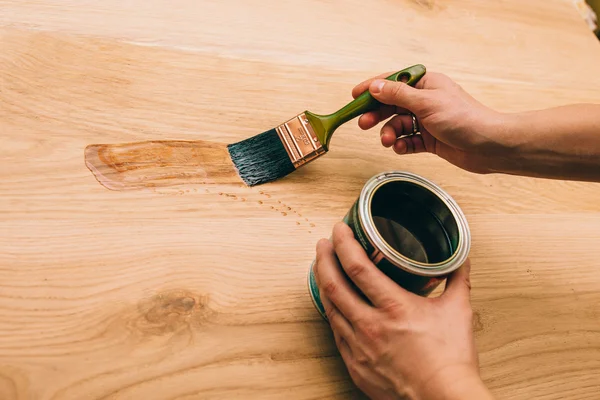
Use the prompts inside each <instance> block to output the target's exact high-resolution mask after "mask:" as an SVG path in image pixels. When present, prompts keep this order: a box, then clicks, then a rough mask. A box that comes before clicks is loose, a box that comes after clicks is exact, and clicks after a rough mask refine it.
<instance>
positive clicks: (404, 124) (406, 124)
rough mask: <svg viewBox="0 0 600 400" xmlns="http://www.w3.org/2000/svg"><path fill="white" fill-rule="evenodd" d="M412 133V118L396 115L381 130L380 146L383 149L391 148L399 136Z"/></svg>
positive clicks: (406, 115)
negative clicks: (382, 146)
mask: <svg viewBox="0 0 600 400" xmlns="http://www.w3.org/2000/svg"><path fill="white" fill-rule="evenodd" d="M412 133H413V119H412V116H411V115H408V114H401V115H396V116H395V117H394V118H392V119H390V120H389V121H388V122H386V123H385V125H383V127H382V128H381V144H383V145H384V146H385V147H392V146H393V145H394V144H395V143H396V139H397V138H398V137H399V136H402V135H410V134H412Z"/></svg>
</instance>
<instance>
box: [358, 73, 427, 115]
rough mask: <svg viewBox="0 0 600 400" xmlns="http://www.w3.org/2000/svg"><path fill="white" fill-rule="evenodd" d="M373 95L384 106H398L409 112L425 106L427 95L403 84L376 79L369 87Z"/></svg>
mask: <svg viewBox="0 0 600 400" xmlns="http://www.w3.org/2000/svg"><path fill="white" fill-rule="evenodd" d="M369 92H371V95H372V96H373V97H374V98H375V99H377V100H378V101H380V102H381V103H384V104H389V105H393V106H398V107H401V108H405V109H407V110H413V111H414V110H416V109H418V108H419V106H420V105H421V104H423V103H422V102H423V97H424V96H425V94H424V93H423V91H422V90H419V89H415V88H414V87H412V86H410V85H407V84H406V83H403V82H393V81H389V80H387V79H375V80H374V81H373V82H371V85H370V86H369Z"/></svg>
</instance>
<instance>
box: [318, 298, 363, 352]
mask: <svg viewBox="0 0 600 400" xmlns="http://www.w3.org/2000/svg"><path fill="white" fill-rule="evenodd" d="M321 302H322V303H323V308H324V309H325V315H326V316H327V321H329V326H331V330H333V332H334V333H337V334H339V335H340V336H341V337H343V338H345V340H346V341H353V340H354V337H355V336H354V328H352V325H350V322H348V320H347V319H346V318H345V317H344V316H343V315H342V313H340V311H339V310H338V309H337V307H336V306H335V305H334V304H333V303H332V302H331V301H329V299H328V298H327V297H326V296H323V297H321Z"/></svg>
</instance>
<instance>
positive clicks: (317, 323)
mask: <svg viewBox="0 0 600 400" xmlns="http://www.w3.org/2000/svg"><path fill="white" fill-rule="evenodd" d="M416 63H422V64H424V65H426V66H427V68H428V70H430V71H440V72H444V73H446V74H448V75H449V76H450V77H452V78H453V79H455V80H456V81H458V82H459V83H460V84H461V85H463V87H464V88H465V89H466V90H468V91H469V92H470V93H472V94H473V95H474V96H475V97H476V98H478V99H479V100H481V101H482V102H484V103H485V104H487V105H489V106H492V107H494V108H497V109H499V110H502V111H520V110H528V109H534V108H543V107H550V106H555V105H561V104H567V103H575V102H600V90H599V88H600V43H598V41H597V40H596V39H595V38H594V37H593V35H592V33H591V32H589V30H588V28H587V27H586V25H585V23H584V21H582V20H581V18H580V17H579V15H578V14H577V12H576V10H575V9H574V8H573V6H572V5H571V4H570V2H568V1H564V0H552V1H550V0H535V1H534V0H532V1H527V2H524V1H519V0H504V1H489V2H488V1H486V2H484V1H479V0H448V1H436V0H412V1H409V0H396V1H391V0H373V1H359V0H348V1H330V0H327V1H323V0H304V1H291V0H279V1H262V2H259V1H238V0H221V1H217V0H212V1H208V0H205V1H194V0H176V1H167V0H157V1H142V0H132V1H117V0H105V1H102V2H89V1H83V0H81V1H74V0H35V1H22V0H0V132H1V135H2V136H1V138H2V144H1V145H0V159H1V163H0V213H1V214H0V215H1V217H0V222H1V223H0V399H2V400H9V399H35V400H37V399H44V400H48V399H53V400H59V399H60V400H63V399H180V400H182V399H250V398H256V399H325V398H327V399H349V398H361V395H360V394H359V392H358V391H357V390H356V389H355V387H354V386H353V384H352V382H351V381H350V380H349V378H348V375H347V373H346V372H345V369H344V366H343V364H342V362H341V360H340V358H339V357H338V354H337V351H336V348H335V345H334V342H333V340H332V337H331V334H330V331H329V328H328V326H327V325H326V323H325V322H324V321H322V320H321V317H320V316H319V314H318V313H317V311H316V310H315V309H314V307H313V305H312V303H311V300H310V297H309V294H308V291H307V284H306V274H307V271H308V268H309V265H310V263H311V261H312V259H313V257H314V246H315V244H316V242H317V240H318V239H319V238H321V237H327V236H329V234H330V231H331V228H332V226H333V225H334V223H335V222H336V221H338V220H340V219H341V218H342V217H343V215H344V214H345V213H346V211H347V210H348V208H349V207H350V205H351V204H352V202H353V201H354V199H355V198H356V197H357V195H358V193H359V191H360V189H361V187H362V185H363V184H364V182H365V181H366V180H367V179H368V178H370V177H371V176H373V175H374V174H376V173H378V172H381V171H385V170H403V171H409V172H413V173H417V174H419V175H422V176H424V177H426V178H429V179H431V180H433V181H434V182H435V183H437V184H439V185H440V186H441V187H442V188H444V189H445V190H446V191H448V192H449V193H450V194H451V195H452V196H453V197H454V198H455V199H456V200H457V202H458V203H459V204H460V206H461V207H462V208H463V211H464V212H465V214H466V216H467V218H468V221H469V223H470V226H471V230H472V235H473V242H472V252H471V259H472V263H473V273H472V280H473V292H472V296H473V306H474V309H475V311H476V318H475V330H476V338H477V345H478V348H479V349H480V352H481V353H480V359H481V367H482V375H483V378H484V379H485V382H486V383H487V384H488V385H489V387H490V388H491V390H492V391H493V392H494V394H495V395H496V396H497V398H498V399H544V400H549V399H598V398H599V397H600V379H599V378H598V377H599V376H600V311H599V310H600V307H599V304H600V260H599V259H600V246H599V245H598V243H599V239H600V184H593V183H580V182H562V181H551V180H542V179H530V178H521V177H513V176H502V175H489V176H480V175H474V174H470V173H467V172H464V171H461V170H458V169H457V168H455V167H453V166H450V165H448V164H447V163H445V162H444V161H442V160H439V159H437V158H435V157H433V156H430V155H416V156H406V157H398V156H395V155H394V154H393V153H392V152H391V151H388V150H386V149H383V148H382V147H381V146H380V144H379V135H378V131H377V130H372V131H368V132H363V131H360V130H359V129H358V128H357V126H356V123H355V122H351V123H349V124H347V125H345V126H343V127H342V128H340V129H339V130H338V131H337V132H336V134H335V136H334V138H333V141H332V148H331V151H330V152H329V153H328V154H327V155H326V156H324V157H322V158H321V159H319V160H318V161H316V162H314V163H312V164H310V165H309V166H307V167H304V168H303V169H301V170H299V171H297V172H296V173H294V174H292V175H290V176H288V177H287V178H285V179H282V180H280V181H278V182H274V183H271V184H268V185H264V186H260V187H255V188H247V187H244V186H243V185H241V184H240V183H236V182H235V181H232V182H220V181H213V180H211V179H207V180H205V181H201V180H199V179H200V178H201V177H200V178H199V177H198V176H196V175H194V170H193V165H192V166H191V167H190V166H189V165H188V166H187V167H186V166H184V167H183V170H177V171H175V175H177V174H179V175H177V177H178V179H175V180H173V179H170V178H172V177H173V176H175V175H173V176H170V177H166V178H165V177H162V176H158V177H157V178H156V177H155V178H156V182H155V183H153V184H152V185H154V186H152V185H150V184H149V185H145V184H143V180H144V179H145V178H148V177H147V176H145V175H143V174H142V175H139V176H137V175H135V174H133V175H131V176H129V177H126V178H127V179H128V181H127V182H134V183H135V182H137V183H139V182H142V184H141V185H138V186H135V185H133V186H132V187H130V188H129V189H130V190H119V188H118V187H117V188H116V189H117V190H109V189H107V188H106V187H104V186H102V185H101V184H99V183H98V181H97V180H96V179H95V177H94V175H93V174H92V173H91V172H90V170H89V169H88V168H87V167H86V164H85V162H84V150H85V148H86V146H88V145H90V144H118V143H129V142H138V141H148V140H208V141H211V142H216V143H231V142H234V141H237V140H241V139H243V138H246V137H248V136H251V135H255V134H257V133H260V132H262V131H264V130H266V129H269V128H272V127H274V126H275V125H277V124H279V123H280V122H283V121H285V120H286V119H287V118H289V117H291V116H293V115H295V114H297V113H299V112H302V111H304V110H307V109H308V110H311V111H313V112H317V113H329V112H332V111H335V110H336V109H338V108H339V107H340V106H342V105H344V104H345V103H346V102H347V101H348V100H349V99H350V90H351V89H352V87H353V86H354V85H355V84H356V83H358V82H360V81H361V80H363V79H365V78H368V77H370V76H373V75H375V74H379V73H381V72H386V71H391V70H399V69H402V68H404V67H406V66H409V65H412V64H416ZM574 140H576V138H574ZM173 151H175V152H177V151H180V150H177V149H175V150H173ZM138 153H139V152H138ZM142 153H143V151H142ZM152 154H153V153H150V156H149V157H152ZM169 154H171V153H169ZM177 154H180V153H176V154H175V155H173V154H171V155H168V154H167V157H175V158H177V157H178V155H177ZM138 155H139V154H138ZM162 156H164V154H163V155H162ZM184 158H185V157H184ZM150 161H151V160H150ZM171 161H172V160H171ZM175 161H177V160H175ZM124 165H126V163H125V164H124ZM186 168H188V171H187V173H188V175H186V171H185V169H186ZM190 168H192V170H191V172H190V171H189V169H190ZM182 171H183V172H182ZM154 172H156V171H154ZM126 173H127V171H126ZM158 173H159V175H160V171H159V172H158ZM186 176H188V177H190V179H189V180H186V179H185V178H186ZM162 178H165V179H164V180H163V179H162ZM202 182H205V183H202ZM113 189H115V188H113ZM398 351H402V349H399V350H398Z"/></svg>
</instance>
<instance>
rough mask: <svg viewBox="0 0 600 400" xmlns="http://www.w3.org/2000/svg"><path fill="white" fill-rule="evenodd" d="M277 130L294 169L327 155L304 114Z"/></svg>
mask: <svg viewBox="0 0 600 400" xmlns="http://www.w3.org/2000/svg"><path fill="white" fill-rule="evenodd" d="M275 129H276V130H277V133H278V134H279V138H280V139H281V143H283V145H284V147H285V149H286V150H287V153H288V155H289V156H290V160H291V161H292V164H294V167H296V168H298V167H301V166H302V165H304V164H306V163H308V162H310V161H312V160H314V159H315V158H317V157H319V156H321V155H323V154H325V149H324V148H323V145H322V144H321V142H320V141H319V139H318V138H317V135H315V131H314V130H313V128H312V126H311V125H310V122H308V119H307V118H306V115H305V114H304V113H302V114H299V115H297V116H295V117H294V118H292V119H290V120H289V121H287V122H285V123H283V124H281V125H279V126H278V127H277V128H275Z"/></svg>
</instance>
